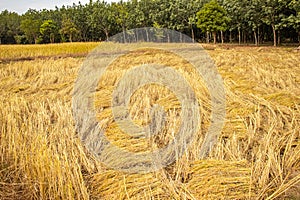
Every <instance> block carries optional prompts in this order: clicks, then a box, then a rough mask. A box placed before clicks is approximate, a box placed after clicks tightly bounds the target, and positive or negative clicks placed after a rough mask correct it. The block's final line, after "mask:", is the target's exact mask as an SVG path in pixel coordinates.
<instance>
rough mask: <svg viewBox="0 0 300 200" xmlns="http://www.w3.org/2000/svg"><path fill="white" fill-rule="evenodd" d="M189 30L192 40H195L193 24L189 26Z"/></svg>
mask: <svg viewBox="0 0 300 200" xmlns="http://www.w3.org/2000/svg"><path fill="white" fill-rule="evenodd" d="M191 32H192V39H193V42H194V41H195V33H194V29H193V26H191Z"/></svg>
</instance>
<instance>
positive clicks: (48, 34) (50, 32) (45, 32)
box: [40, 20, 58, 43]
mask: <svg viewBox="0 0 300 200" xmlns="http://www.w3.org/2000/svg"><path fill="white" fill-rule="evenodd" d="M40 33H41V35H42V37H43V40H44V42H46V43H48V42H51V43H54V41H55V36H57V35H58V27H57V25H56V24H55V23H54V22H53V20H46V21H44V22H43V24H42V25H41V27H40Z"/></svg>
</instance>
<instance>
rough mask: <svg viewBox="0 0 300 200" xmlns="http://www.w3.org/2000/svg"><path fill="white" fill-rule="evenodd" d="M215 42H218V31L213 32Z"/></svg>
mask: <svg viewBox="0 0 300 200" xmlns="http://www.w3.org/2000/svg"><path fill="white" fill-rule="evenodd" d="M213 37H214V44H217V32H215V31H214V32H213Z"/></svg>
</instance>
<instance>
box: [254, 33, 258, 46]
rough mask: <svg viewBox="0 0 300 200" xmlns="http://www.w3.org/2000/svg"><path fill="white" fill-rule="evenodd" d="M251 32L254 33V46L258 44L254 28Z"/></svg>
mask: <svg viewBox="0 0 300 200" xmlns="http://www.w3.org/2000/svg"><path fill="white" fill-rule="evenodd" d="M253 33H254V43H255V45H256V46H258V42H257V34H256V30H254V31H253Z"/></svg>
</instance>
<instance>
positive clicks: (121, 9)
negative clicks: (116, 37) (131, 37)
mask: <svg viewBox="0 0 300 200" xmlns="http://www.w3.org/2000/svg"><path fill="white" fill-rule="evenodd" d="M112 9H113V17H114V18H115V20H116V23H117V24H118V25H119V26H121V28H122V31H123V38H124V42H126V35H125V34H126V30H127V27H128V25H129V22H130V21H129V9H128V3H127V2H123V1H122V0H121V1H120V2H118V3H113V4H112Z"/></svg>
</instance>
